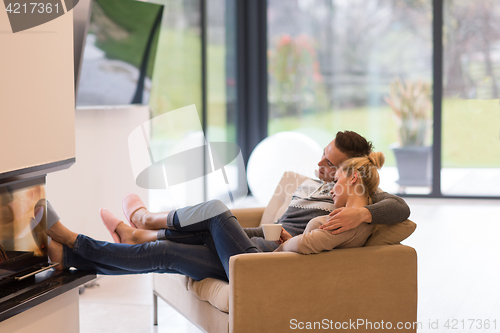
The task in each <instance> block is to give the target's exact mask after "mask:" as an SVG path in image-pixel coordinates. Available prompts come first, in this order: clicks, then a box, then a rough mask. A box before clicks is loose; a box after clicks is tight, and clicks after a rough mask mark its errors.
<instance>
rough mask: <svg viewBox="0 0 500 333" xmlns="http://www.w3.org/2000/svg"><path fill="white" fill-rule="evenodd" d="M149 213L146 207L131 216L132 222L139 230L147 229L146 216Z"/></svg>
mask: <svg viewBox="0 0 500 333" xmlns="http://www.w3.org/2000/svg"><path fill="white" fill-rule="evenodd" d="M148 213H149V212H148V210H147V209H146V208H145V207H142V208H139V209H138V210H136V211H135V212H134V213H132V215H131V216H130V222H132V223H133V224H135V226H136V227H137V228H138V229H146V216H147V215H148Z"/></svg>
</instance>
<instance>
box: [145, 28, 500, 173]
mask: <svg viewBox="0 0 500 333" xmlns="http://www.w3.org/2000/svg"><path fill="white" fill-rule="evenodd" d="M174 46H175V47H174ZM187 50H189V52H187ZM224 51H225V50H224V48H223V46H221V45H213V44H209V47H208V82H209V84H208V86H209V105H208V110H209V119H208V124H209V133H212V134H213V135H212V136H213V137H214V138H213V139H217V140H224V139H225V138H226V137H228V136H230V134H229V133H234V126H233V125H231V124H229V125H227V124H226V110H225V82H226V78H225V69H224ZM199 59H200V57H199V36H198V35H196V34H194V33H187V32H182V33H180V32H178V31H175V30H171V29H163V30H162V32H161V36H160V44H159V53H158V57H157V61H156V67H155V75H154V77H153V94H152V99H151V103H150V105H151V108H152V110H153V113H154V115H159V114H162V113H164V112H167V111H170V110H174V109H176V108H180V107H183V106H186V105H189V104H193V103H195V104H196V106H197V108H198V111H200V110H201V104H200V98H201V97H200V96H201V93H200V91H201V90H200V80H201V78H200V74H199V68H200V61H199ZM443 124H444V125H443V150H442V151H443V166H444V167H458V166H460V167H498V165H500V161H499V160H497V159H494V158H492V154H491V153H490V152H492V151H495V152H498V151H500V140H498V137H499V134H500V133H499V128H500V104H499V102H498V100H492V101H488V100H486V101H481V100H469V101H467V100H463V99H459V98H447V99H445V100H444V102H443ZM346 129H349V130H354V131H357V132H359V133H360V134H362V135H365V136H366V137H368V138H370V139H373V143H374V145H375V148H376V149H377V150H380V151H382V152H384V153H385V154H386V165H395V161H394V156H393V154H392V152H391V151H390V149H389V145H390V144H392V143H394V142H397V135H398V134H397V122H396V120H395V119H394V115H393V111H392V110H391V109H390V107H389V106H388V105H387V106H380V107H357V108H346V109H333V110H331V111H328V112H323V113H320V114H315V113H313V114H307V115H302V116H288V117H286V116H285V117H280V118H275V119H270V120H269V127H268V130H269V135H272V134H274V133H278V132H281V131H292V130H298V131H300V132H302V133H305V134H307V135H309V136H311V137H312V138H313V139H315V140H316V141H317V142H318V143H319V144H320V145H321V146H324V145H326V144H328V142H329V141H328V140H330V139H331V138H332V137H333V136H334V135H335V133H336V132H337V131H339V130H346ZM175 131H176V127H175V124H158V127H157V128H155V132H154V133H155V137H156V138H159V139H161V138H162V137H166V136H167V135H172V133H173V132H175ZM497 155H498V154H497Z"/></svg>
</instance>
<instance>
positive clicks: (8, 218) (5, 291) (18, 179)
mask: <svg viewBox="0 0 500 333" xmlns="http://www.w3.org/2000/svg"><path fill="white" fill-rule="evenodd" d="M66 167H67V166H66ZM55 168H56V169H57V168H61V164H59V165H57V166H55ZM49 169H50V168H49ZM52 169H54V166H52ZM24 171H26V170H24ZM45 171H47V169H45ZM2 176H5V174H4V175H1V174H0V325H1V324H2V322H3V321H4V320H6V319H9V318H11V317H13V316H15V315H18V314H20V313H22V312H24V311H26V310H30V309H32V308H33V307H35V306H38V305H42V306H43V303H44V302H46V301H48V300H51V299H53V298H55V297H58V296H60V295H62V294H63V293H65V292H67V291H70V290H71V289H74V288H76V287H78V286H79V285H81V284H83V283H86V282H88V281H90V280H92V279H94V278H95V273H94V272H86V271H76V270H73V271H71V270H69V271H56V270H54V269H53V268H52V267H54V266H56V265H57V263H53V262H50V260H49V258H48V256H47V246H48V243H49V241H50V240H49V239H50V238H49V237H48V236H47V230H48V228H50V227H51V226H50V225H47V202H46V191H45V179H46V176H45V174H42V175H37V172H31V173H30V172H28V173H24V172H19V174H18V175H17V176H12V175H11V176H10V177H2Z"/></svg>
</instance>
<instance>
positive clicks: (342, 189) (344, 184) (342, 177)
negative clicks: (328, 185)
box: [330, 168, 351, 208]
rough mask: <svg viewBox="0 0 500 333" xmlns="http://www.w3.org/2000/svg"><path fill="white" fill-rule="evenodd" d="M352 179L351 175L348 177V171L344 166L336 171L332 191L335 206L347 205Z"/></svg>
mask: <svg viewBox="0 0 500 333" xmlns="http://www.w3.org/2000/svg"><path fill="white" fill-rule="evenodd" d="M350 181H351V177H347V174H346V172H345V171H344V170H343V169H342V168H340V169H339V170H338V171H337V172H336V173H335V177H333V182H334V183H335V185H334V186H333V188H332V190H331V191H330V194H331V195H332V200H333V203H334V204H335V207H337V208H339V207H345V205H346V203H347V198H348V197H349V192H350V188H349V187H350V186H351V184H350Z"/></svg>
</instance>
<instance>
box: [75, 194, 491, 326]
mask: <svg viewBox="0 0 500 333" xmlns="http://www.w3.org/2000/svg"><path fill="white" fill-rule="evenodd" d="M407 202H408V204H409V205H410V207H411V210H412V214H411V217H410V218H411V219H412V220H414V221H415V222H416V223H417V225H418V227H417V230H416V232H415V233H414V234H413V235H412V236H410V237H409V238H408V239H407V240H406V241H405V242H404V243H405V244H406V245H410V246H412V247H414V248H415V249H416V250H417V253H418V274H419V275H418V281H419V282H418V283H419V305H418V311H419V312H418V320H419V321H421V322H422V323H423V329H422V330H419V332H446V331H447V330H446V329H444V327H443V325H444V323H445V321H446V320H447V319H450V320H453V319H457V320H458V321H461V320H465V323H467V325H469V324H470V321H468V320H469V319H476V320H477V319H482V320H485V319H489V320H490V321H493V320H496V327H497V328H496V330H494V329H493V328H490V329H471V330H469V329H463V330H462V329H460V330H456V329H455V330H449V332H486V333H490V332H499V331H500V287H499V285H500V282H499V281H500V266H499V265H498V263H499V262H500V242H499V241H498V238H499V237H500V202H498V201H493V200H490V201H484V200H458V199H456V200H449V199H448V200H443V199H441V200H431V199H408V200H407ZM97 284H98V285H99V286H95V287H92V288H87V289H86V291H85V292H84V293H83V294H82V295H81V301H80V315H81V317H80V320H81V321H80V327H81V332H82V333H101V332H102V333H104V332H120V333H127V332H134V333H137V332H167V331H168V332H190V333H191V332H200V331H199V330H198V329H197V328H196V327H195V326H194V325H192V324H191V323H190V322H188V321H187V320H186V319H184V318H183V317H182V316H181V315H179V314H177V313H176V311H175V310H173V309H172V308H171V307H170V306H168V305H167V304H165V303H164V302H162V301H160V302H159V303H160V311H159V325H158V326H157V327H153V325H152V308H153V307H152V293H151V277H150V276H148V275H135V276H134V275H129V276H104V277H101V278H100V279H99V280H98V281H97ZM436 320H438V321H439V325H440V329H439V330H435V329H434V330H432V329H429V328H428V325H429V321H432V322H435V321H436ZM475 325H477V321H476V322H475Z"/></svg>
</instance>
